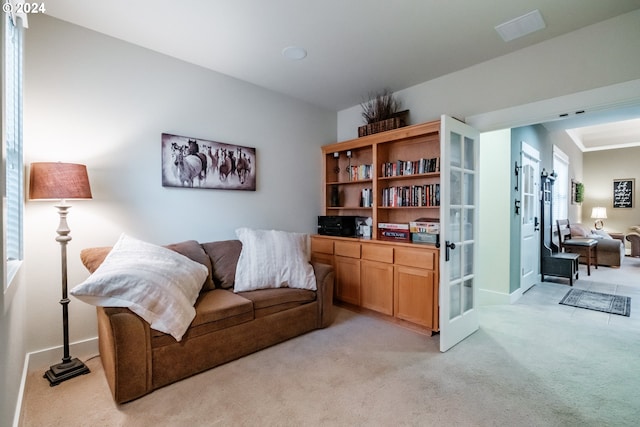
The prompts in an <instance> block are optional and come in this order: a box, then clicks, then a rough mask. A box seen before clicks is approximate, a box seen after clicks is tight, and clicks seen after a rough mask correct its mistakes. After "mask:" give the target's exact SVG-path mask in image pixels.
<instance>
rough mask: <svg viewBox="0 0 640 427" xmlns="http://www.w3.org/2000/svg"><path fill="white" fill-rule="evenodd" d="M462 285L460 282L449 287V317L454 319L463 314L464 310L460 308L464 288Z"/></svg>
mask: <svg viewBox="0 0 640 427" xmlns="http://www.w3.org/2000/svg"><path fill="white" fill-rule="evenodd" d="M460 285H461V284H460V282H458V283H455V284H452V285H451V286H450V287H449V319H453V318H455V317H458V316H460V315H461V314H462V310H461V308H460V307H461V304H460V300H461V298H462V290H461V286H460Z"/></svg>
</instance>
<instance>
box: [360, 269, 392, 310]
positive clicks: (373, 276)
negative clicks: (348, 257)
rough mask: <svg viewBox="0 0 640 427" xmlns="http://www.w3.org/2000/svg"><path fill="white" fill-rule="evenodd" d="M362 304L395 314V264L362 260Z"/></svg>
mask: <svg viewBox="0 0 640 427" xmlns="http://www.w3.org/2000/svg"><path fill="white" fill-rule="evenodd" d="M360 284H361V285H360V301H361V303H360V306H361V307H364V308H368V309H370V310H373V311H377V312H379V313H383V314H386V315H388V316H393V264H386V263H384V262H377V261H366V260H363V261H361V262H360Z"/></svg>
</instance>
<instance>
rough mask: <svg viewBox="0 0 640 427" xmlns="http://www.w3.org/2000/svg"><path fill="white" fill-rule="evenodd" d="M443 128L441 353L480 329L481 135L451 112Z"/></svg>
mask: <svg viewBox="0 0 640 427" xmlns="http://www.w3.org/2000/svg"><path fill="white" fill-rule="evenodd" d="M440 126H441V128H440V144H441V145H440V156H441V165H442V167H441V171H440V183H441V184H440V233H441V235H440V242H441V247H440V289H439V290H440V293H439V295H440V351H447V350H448V349H450V348H451V347H453V346H454V345H456V344H457V343H459V342H460V341H462V340H463V339H464V338H466V337H467V336H469V335H471V334H472V333H473V332H475V331H476V330H477V329H478V327H479V323H478V313H477V310H476V308H475V307H476V295H477V287H478V284H477V283H476V278H475V260H476V258H477V257H476V253H477V251H478V245H477V242H476V240H477V235H478V230H477V224H478V209H477V206H478V183H479V179H478V153H479V147H478V143H479V133H478V131H476V130H475V129H473V128H471V127H469V126H467V125H465V124H464V123H462V122H459V121H457V120H455V119H452V118H451V117H447V116H442V119H441V125H440Z"/></svg>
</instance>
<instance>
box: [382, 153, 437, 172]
mask: <svg viewBox="0 0 640 427" xmlns="http://www.w3.org/2000/svg"><path fill="white" fill-rule="evenodd" d="M381 172H382V176H384V177H387V176H400V175H415V174H420V173H430V172H440V157H434V158H432V159H420V160H415V161H405V160H398V161H395V162H386V163H383V164H382V171H381Z"/></svg>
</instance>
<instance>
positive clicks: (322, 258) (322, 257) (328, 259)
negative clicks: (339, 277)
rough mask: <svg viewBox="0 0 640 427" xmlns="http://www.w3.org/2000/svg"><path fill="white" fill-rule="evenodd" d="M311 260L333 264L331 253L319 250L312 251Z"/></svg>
mask: <svg viewBox="0 0 640 427" xmlns="http://www.w3.org/2000/svg"><path fill="white" fill-rule="evenodd" d="M311 261H313V262H319V263H321V264H328V265H333V255H329V254H323V253H320V252H312V253H311Z"/></svg>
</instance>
